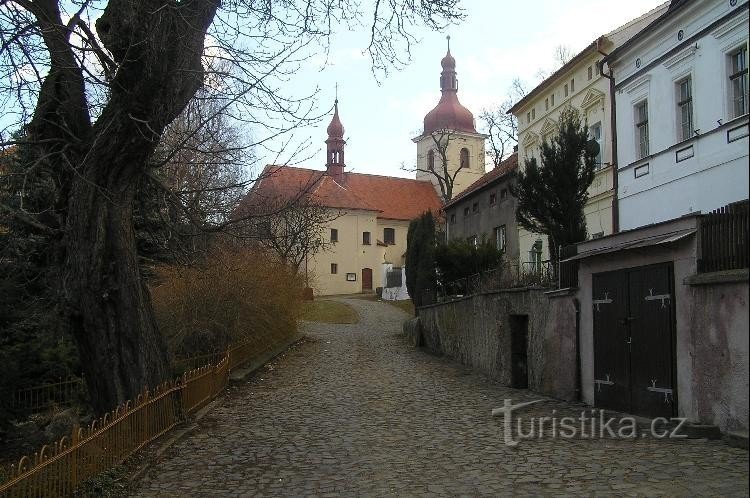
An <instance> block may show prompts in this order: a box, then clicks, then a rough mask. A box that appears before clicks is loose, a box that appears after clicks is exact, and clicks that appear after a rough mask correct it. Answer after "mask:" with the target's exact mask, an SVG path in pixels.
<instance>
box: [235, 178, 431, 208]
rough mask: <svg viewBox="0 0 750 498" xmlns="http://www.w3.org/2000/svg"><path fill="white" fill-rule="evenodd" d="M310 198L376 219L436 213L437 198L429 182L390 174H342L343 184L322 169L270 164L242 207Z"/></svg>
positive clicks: (254, 206)
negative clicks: (360, 210)
mask: <svg viewBox="0 0 750 498" xmlns="http://www.w3.org/2000/svg"><path fill="white" fill-rule="evenodd" d="M301 197H302V198H304V197H306V198H309V199H310V200H312V201H313V202H316V203H318V204H320V205H322V206H326V207H332V208H338V209H362V210H366V211H376V212H377V213H378V214H377V217H378V218H383V219H393V220H411V219H414V218H416V217H417V216H419V215H420V214H422V213H423V212H425V211H427V210H430V211H432V212H433V213H435V214H438V213H439V212H440V209H441V202H440V198H439V197H438V195H437V193H436V192H435V188H434V187H433V186H432V183H430V182H425V181H419V180H410V179H408V178H396V177H392V176H379V175H367V174H363V173H345V181H344V182H343V185H341V184H339V183H337V182H336V181H334V179H333V178H331V177H330V176H328V175H327V174H326V173H325V171H318V170H312V169H306V168H295V167H291V166H275V165H269V166H266V168H265V169H264V170H263V175H262V176H261V179H260V180H258V181H257V182H256V184H255V185H254V186H253V188H252V190H251V191H250V193H249V194H248V196H247V197H246V198H245V200H244V201H243V209H253V208H255V209H262V208H263V207H267V206H270V205H274V203H275V202H277V201H279V200H282V201H285V202H286V201H290V200H294V199H296V198H301Z"/></svg>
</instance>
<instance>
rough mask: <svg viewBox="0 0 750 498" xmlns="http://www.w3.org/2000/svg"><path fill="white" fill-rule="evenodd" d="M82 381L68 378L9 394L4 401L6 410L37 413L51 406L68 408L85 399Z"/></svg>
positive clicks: (76, 378) (84, 386)
mask: <svg viewBox="0 0 750 498" xmlns="http://www.w3.org/2000/svg"><path fill="white" fill-rule="evenodd" d="M85 388H86V385H85V383H84V382H83V379H80V378H78V377H68V378H67V379H65V380H62V379H60V380H59V381H58V382H48V383H46V384H40V385H38V386H32V387H26V388H23V389H18V390H17V391H14V392H11V393H10V395H9V396H7V398H6V401H7V403H8V408H10V409H12V410H14V411H20V412H30V413H34V412H38V411H43V410H46V409H47V408H51V407H53V406H69V405H72V404H74V403H75V402H76V401H77V400H80V399H83V398H85V396H86V394H85Z"/></svg>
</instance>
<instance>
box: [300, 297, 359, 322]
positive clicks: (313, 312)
mask: <svg viewBox="0 0 750 498" xmlns="http://www.w3.org/2000/svg"><path fill="white" fill-rule="evenodd" d="M300 319H302V320H305V321H308V322H319V323H357V322H358V321H359V316H358V315H357V312H356V311H354V308H352V307H351V306H349V305H348V304H344V303H340V302H338V301H328V300H325V299H322V300H319V301H307V302H305V303H303V305H302V316H300Z"/></svg>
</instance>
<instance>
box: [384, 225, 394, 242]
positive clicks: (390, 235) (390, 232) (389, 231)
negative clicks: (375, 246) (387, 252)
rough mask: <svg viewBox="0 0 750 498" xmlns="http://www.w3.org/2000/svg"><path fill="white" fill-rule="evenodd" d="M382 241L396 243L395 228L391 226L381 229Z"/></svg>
mask: <svg viewBox="0 0 750 498" xmlns="http://www.w3.org/2000/svg"><path fill="white" fill-rule="evenodd" d="M383 242H384V243H386V244H395V243H396V230H395V229H393V228H384V229H383Z"/></svg>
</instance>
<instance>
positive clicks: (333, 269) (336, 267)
mask: <svg viewBox="0 0 750 498" xmlns="http://www.w3.org/2000/svg"><path fill="white" fill-rule="evenodd" d="M338 272H339V265H337V264H336V263H331V275H336V274H337V273H338Z"/></svg>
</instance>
